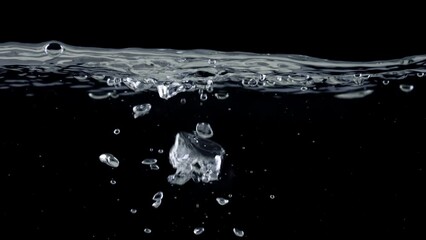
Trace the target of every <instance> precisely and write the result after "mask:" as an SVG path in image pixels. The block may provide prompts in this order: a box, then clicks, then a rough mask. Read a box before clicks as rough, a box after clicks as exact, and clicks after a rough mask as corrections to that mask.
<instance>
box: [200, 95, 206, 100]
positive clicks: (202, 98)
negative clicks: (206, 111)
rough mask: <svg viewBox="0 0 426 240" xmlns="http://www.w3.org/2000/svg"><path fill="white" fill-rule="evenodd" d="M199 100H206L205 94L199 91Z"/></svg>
mask: <svg viewBox="0 0 426 240" xmlns="http://www.w3.org/2000/svg"><path fill="white" fill-rule="evenodd" d="M200 100H201V101H206V100H207V94H206V93H201V94H200Z"/></svg>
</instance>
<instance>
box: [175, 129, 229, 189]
mask: <svg viewBox="0 0 426 240" xmlns="http://www.w3.org/2000/svg"><path fill="white" fill-rule="evenodd" d="M224 155H225V150H224V149H223V148H222V147H221V146H220V145H219V144H217V143H215V142H213V141H211V140H209V139H204V138H201V137H199V136H196V135H194V134H190V133H187V132H180V133H178V134H176V138H175V143H174V144H173V146H172V148H171V149H170V153H169V159H170V163H171V164H172V166H173V168H175V169H176V173H175V174H173V175H170V176H169V177H168V181H169V182H170V183H171V184H178V185H183V184H185V183H186V182H188V181H189V179H191V178H192V180H194V181H195V182H210V181H215V180H218V178H219V173H220V167H221V164H222V159H223V157H224Z"/></svg>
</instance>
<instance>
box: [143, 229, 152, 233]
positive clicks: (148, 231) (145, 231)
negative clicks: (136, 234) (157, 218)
mask: <svg viewBox="0 0 426 240" xmlns="http://www.w3.org/2000/svg"><path fill="white" fill-rule="evenodd" d="M143 232H144V233H147V234H150V233H151V229H149V228H145V229H144V230H143Z"/></svg>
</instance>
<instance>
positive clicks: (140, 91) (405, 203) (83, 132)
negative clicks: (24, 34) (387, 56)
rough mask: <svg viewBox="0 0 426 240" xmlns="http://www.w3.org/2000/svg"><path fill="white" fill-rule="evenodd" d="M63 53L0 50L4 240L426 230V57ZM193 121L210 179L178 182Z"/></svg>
mask: <svg viewBox="0 0 426 240" xmlns="http://www.w3.org/2000/svg"><path fill="white" fill-rule="evenodd" d="M46 46H47V47H46ZM60 47H61V46H59V45H46V43H44V44H34V45H24V44H17V43H13V44H3V45H0V108H1V109H2V115H1V120H0V121H1V123H2V126H3V129H2V131H1V134H0V150H1V152H2V157H1V159H2V167H1V168H0V169H1V178H2V179H1V186H2V190H3V191H2V201H3V204H1V207H0V213H1V218H2V220H3V221H2V222H3V224H2V225H3V226H2V228H3V229H4V233H3V234H5V235H6V236H9V234H11V235H10V236H12V238H4V239H20V236H21V234H30V235H31V236H34V237H41V238H51V237H55V238H58V239H61V238H64V237H66V238H72V239H171V238H179V239H180V238H185V239H239V238H242V239H295V238H302V237H308V236H312V235H314V236H316V237H343V238H345V237H346V236H358V237H366V236H379V237H380V236H398V237H410V236H416V237H419V236H424V235H426V234H425V232H424V226H425V223H426V217H425V216H426V197H425V196H426V194H425V192H426V174H425V171H426V164H425V162H424V159H426V150H425V147H424V144H425V141H424V136H425V135H426V130H425V128H424V126H423V125H424V123H425V122H426V111H425V108H424V102H425V100H426V99H425V83H424V79H425V78H424V77H423V75H424V72H425V59H426V57H425V56H413V57H410V56H408V57H407V58H403V59H396V60H389V61H377V62H358V63H356V62H333V61H329V60H325V59H314V58H309V57H305V56H285V55H258V54H250V53H229V54H228V53H220V52H212V51H207V50H199V51H186V52H176V51H175V50H149V51H148V50H143V49H130V50H108V49H84V48H77V47H72V46H66V45H63V48H64V50H63V51H62V50H61V48H60ZM206 97H207V98H206ZM145 103H149V104H151V106H152V108H151V110H150V111H149V113H148V114H146V115H144V116H140V117H138V118H135V117H134V115H133V111H132V108H133V107H134V106H136V105H139V104H145ZM201 122H206V123H209V124H210V125H211V127H212V129H213V131H214V135H213V137H212V138H211V140H212V141H214V142H216V143H218V144H220V145H221V146H222V147H223V148H224V150H225V151H226V155H225V157H224V159H223V162H222V167H221V172H220V178H219V180H218V181H211V182H208V183H197V182H194V181H192V180H190V181H189V182H187V183H185V184H184V185H172V184H170V183H169V182H168V181H167V177H168V176H169V175H171V174H173V173H174V172H175V169H173V168H172V166H171V164H170V163H169V151H170V149H171V147H172V145H173V143H174V140H175V136H176V134H177V133H178V132H182V131H185V132H193V131H194V130H195V126H196V125H197V123H201ZM117 129H119V133H118V134H117ZM114 131H115V133H114ZM104 153H111V154H113V155H114V156H115V157H116V158H117V159H118V160H119V162H120V163H119V166H118V167H116V168H113V167H109V166H107V165H106V164H104V163H102V162H101V161H100V160H99V156H100V155H101V154H104ZM147 158H155V159H157V160H158V162H157V164H158V166H159V170H151V169H150V167H149V166H148V165H143V164H141V161H142V160H144V159H147ZM159 191H162V192H163V194H164V197H163V199H162V203H161V205H160V206H159V207H158V208H154V207H153V206H152V204H153V202H154V201H153V200H152V197H153V195H154V194H155V193H157V192H159ZM216 198H225V199H227V200H229V202H228V203H227V204H226V205H223V206H222V205H220V204H218V202H217V201H216ZM200 227H203V228H204V232H202V233H201V234H199V235H196V234H194V229H196V228H200ZM234 228H235V229H236V230H235V232H237V233H234V230H233V229H234ZM148 229H149V230H150V231H148ZM242 231H243V232H244V233H242ZM238 235H239V236H238Z"/></svg>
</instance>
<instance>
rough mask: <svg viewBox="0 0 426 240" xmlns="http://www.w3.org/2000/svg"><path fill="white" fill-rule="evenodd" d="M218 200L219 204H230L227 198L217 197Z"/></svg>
mask: <svg viewBox="0 0 426 240" xmlns="http://www.w3.org/2000/svg"><path fill="white" fill-rule="evenodd" d="M216 202H217V203H219V205H221V206H223V205H226V204H228V203H229V200H228V199H226V198H221V197H218V198H216Z"/></svg>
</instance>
